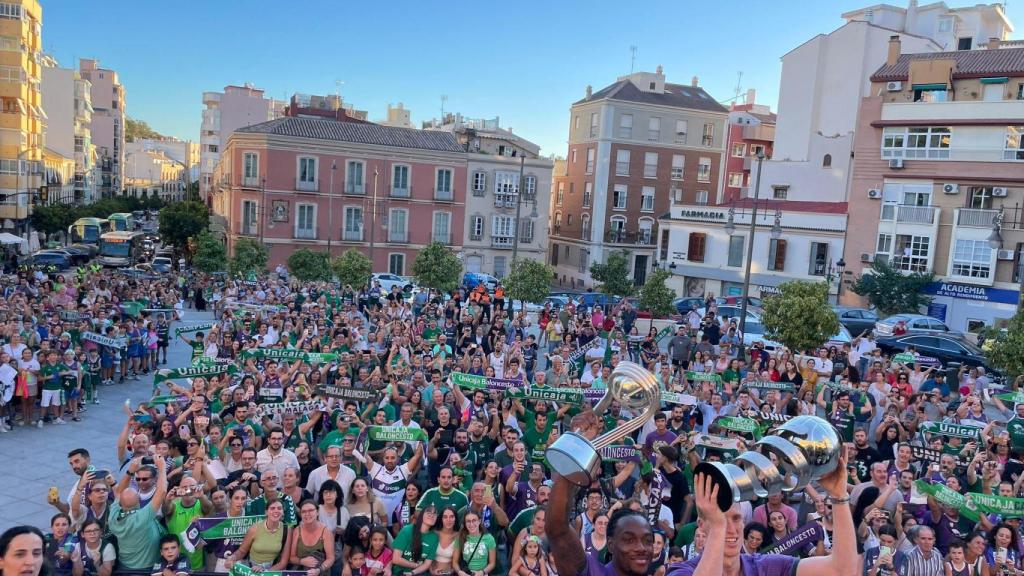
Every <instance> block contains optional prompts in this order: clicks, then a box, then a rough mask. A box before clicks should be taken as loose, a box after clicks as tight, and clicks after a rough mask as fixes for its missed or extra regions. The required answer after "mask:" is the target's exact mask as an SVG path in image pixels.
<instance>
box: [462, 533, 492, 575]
mask: <svg viewBox="0 0 1024 576" xmlns="http://www.w3.org/2000/svg"><path fill="white" fill-rule="evenodd" d="M497 548H498V544H497V543H496V542H495V541H494V536H491V535H490V534H483V535H481V536H467V537H466V541H465V542H463V543H462V559H463V560H465V561H466V564H468V565H469V569H470V571H472V572H478V571H480V570H483V569H484V568H486V567H487V561H488V560H489V558H490V551H491V550H497Z"/></svg>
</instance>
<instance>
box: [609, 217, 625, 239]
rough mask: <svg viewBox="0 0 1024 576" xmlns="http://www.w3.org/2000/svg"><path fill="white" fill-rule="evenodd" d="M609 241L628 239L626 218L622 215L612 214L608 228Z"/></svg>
mask: <svg viewBox="0 0 1024 576" xmlns="http://www.w3.org/2000/svg"><path fill="white" fill-rule="evenodd" d="M608 241H609V242H625V241H626V219H625V218H624V217H622V216H612V219H611V221H610V222H609V228H608Z"/></svg>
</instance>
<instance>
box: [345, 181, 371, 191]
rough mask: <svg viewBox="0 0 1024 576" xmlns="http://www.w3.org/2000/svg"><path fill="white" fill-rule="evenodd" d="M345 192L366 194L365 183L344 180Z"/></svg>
mask: <svg viewBox="0 0 1024 576" xmlns="http://www.w3.org/2000/svg"><path fill="white" fill-rule="evenodd" d="M345 194H366V184H365V183H355V182H346V183H345Z"/></svg>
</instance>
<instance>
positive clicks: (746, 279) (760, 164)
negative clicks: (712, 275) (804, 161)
mask: <svg viewBox="0 0 1024 576" xmlns="http://www.w3.org/2000/svg"><path fill="white" fill-rule="evenodd" d="M763 168H764V150H763V149H761V150H758V151H757V178H756V179H755V180H754V206H753V208H751V210H750V233H749V237H748V238H747V253H746V255H745V256H746V259H747V262H746V266H745V268H744V270H743V293H742V297H743V300H742V303H741V304H740V334H742V335H744V336H746V334H747V302H748V300H749V299H750V296H749V293H750V266H751V265H752V264H753V263H754V254H753V252H754V231H755V230H756V227H757V197H758V193H759V192H760V191H761V172H762V171H763ZM734 215H735V212H734V211H733V209H732V208H730V209H729V221H728V222H726V225H725V228H726V231H727V232H728V231H729V230H730V229H731V230H732V231H735V230H736V223H735V222H734V221H733V218H734ZM781 220H782V214H781V213H780V212H779V211H778V210H776V211H775V225H774V226H772V237H773V238H778V235H776V228H778V234H782V226H781ZM731 235H732V234H731V232H730V236H731ZM745 348H746V347H745V346H744V345H743V340H742V339H741V340H740V343H739V350H738V351H737V356H738V357H740V358H743V357H744V356H745V355H746V349H745Z"/></svg>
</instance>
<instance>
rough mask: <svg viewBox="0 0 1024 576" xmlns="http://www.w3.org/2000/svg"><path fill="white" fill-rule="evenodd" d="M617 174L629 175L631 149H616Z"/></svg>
mask: <svg viewBox="0 0 1024 576" xmlns="http://www.w3.org/2000/svg"><path fill="white" fill-rule="evenodd" d="M615 175H616V176H629V150H616V151H615Z"/></svg>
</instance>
